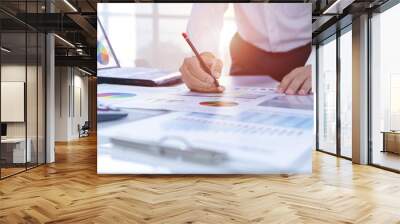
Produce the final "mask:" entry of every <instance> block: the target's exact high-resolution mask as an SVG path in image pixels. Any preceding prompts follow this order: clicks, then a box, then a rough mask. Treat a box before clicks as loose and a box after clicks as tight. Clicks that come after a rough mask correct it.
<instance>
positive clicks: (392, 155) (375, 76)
mask: <svg viewBox="0 0 400 224" xmlns="http://www.w3.org/2000/svg"><path fill="white" fill-rule="evenodd" d="M398 21H400V4H398V5H396V6H394V7H393V8H391V9H389V10H387V11H385V12H383V13H381V14H377V15H375V16H374V17H373V18H372V38H371V39H372V52H374V53H373V54H372V80H371V85H372V100H371V101H372V102H371V104H372V113H371V116H372V117H371V120H372V130H371V131H372V163H373V164H377V165H380V166H384V167H388V168H392V169H396V170H400V105H399V104H400V103H399V102H400V101H399V96H400V63H399V59H398V58H399V57H398V53H399V52H400V45H399V42H398V40H400V33H399V32H398V30H397V29H394V27H398Z"/></svg>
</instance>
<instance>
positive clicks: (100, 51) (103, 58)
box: [97, 42, 110, 65]
mask: <svg viewBox="0 0 400 224" xmlns="http://www.w3.org/2000/svg"><path fill="white" fill-rule="evenodd" d="M109 61H110V56H109V55H108V51H107V48H106V47H105V46H104V45H103V44H102V43H101V42H97V62H98V63H100V64H102V65H107V64H108V62H109Z"/></svg>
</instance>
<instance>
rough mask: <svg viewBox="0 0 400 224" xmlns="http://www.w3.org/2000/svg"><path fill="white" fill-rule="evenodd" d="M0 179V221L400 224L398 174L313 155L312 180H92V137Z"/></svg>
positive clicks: (59, 147)
mask: <svg viewBox="0 0 400 224" xmlns="http://www.w3.org/2000/svg"><path fill="white" fill-rule="evenodd" d="M56 158H57V162H56V163H55V164H51V165H46V166H41V167H39V168H36V169H33V170H30V171H28V172H26V173H22V174H19V175H17V176H14V177H11V178H8V179H5V180H3V181H0V223H12V224H13V223H46V222H47V223H173V224H174V223H374V224H375V223H400V175H398V174H395V173H391V172H387V171H384V170H380V169H377V168H373V167H368V166H358V165H352V164H351V163H350V162H349V161H347V160H343V159H337V158H335V157H333V156H330V155H326V154H323V153H319V152H315V153H314V164H313V167H314V168H313V169H314V172H313V174H312V175H293V176H283V175H282V176H280V175H272V176H271V175H227V176H137V175H136V176H99V175H97V174H96V139H95V138H94V137H90V138H85V139H84V140H81V141H77V142H71V143H69V144H58V145H57V154H56Z"/></svg>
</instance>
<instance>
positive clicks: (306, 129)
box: [110, 110, 313, 173]
mask: <svg viewBox="0 0 400 224" xmlns="http://www.w3.org/2000/svg"><path fill="white" fill-rule="evenodd" d="M312 129H313V116H312V114H309V113H292V112H290V111H280V112H266V111H257V110H248V111H244V112H241V113H238V114H236V115H221V114H206V113H185V112H172V113H169V114H165V115H161V116H158V117H154V118H151V119H146V120H141V121H138V122H133V123H127V124H124V125H121V126H118V127H117V128H116V129H115V130H114V131H113V132H110V137H111V139H112V141H113V143H114V144H115V147H122V148H124V149H125V150H127V151H126V153H124V155H126V154H129V152H134V153H136V154H137V155H136V156H135V158H140V155H148V154H151V155H152V156H155V157H154V158H158V160H159V159H160V157H162V158H164V159H165V160H175V161H181V160H183V161H186V162H191V163H197V164H207V166H208V167H210V166H211V167H212V166H214V167H215V168H216V169H218V173H282V172H283V173H305V172H311V148H312V142H313V141H312V137H311V136H312ZM129 130H140V132H134V133H132V132H130V131H129ZM145 145H148V146H149V147H143V146H145ZM121 159H123V158H121ZM153 160H154V159H153ZM146 164H151V161H147V162H146ZM153 165H154V166H159V164H153ZM221 167H222V168H223V169H222V168H221ZM171 172H173V173H196V171H193V170H188V169H182V168H176V169H175V170H172V171H171ZM199 172H200V173H201V171H199ZM138 173H141V172H140V171H138Z"/></svg>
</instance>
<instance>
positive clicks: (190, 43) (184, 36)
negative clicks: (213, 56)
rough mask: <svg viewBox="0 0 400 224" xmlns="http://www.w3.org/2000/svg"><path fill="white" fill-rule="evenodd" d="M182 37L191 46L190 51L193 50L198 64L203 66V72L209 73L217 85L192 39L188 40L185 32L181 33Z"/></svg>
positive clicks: (216, 84) (217, 84) (217, 85)
mask: <svg viewBox="0 0 400 224" xmlns="http://www.w3.org/2000/svg"><path fill="white" fill-rule="evenodd" d="M182 36H183V38H185V40H186V42H187V43H188V44H189V46H190V48H192V51H193V52H194V54H195V55H196V58H197V60H199V63H200V66H201V67H202V68H203V70H204V71H205V72H207V73H208V74H210V76H211V77H212V78H213V79H214V84H215V86H216V87H219V83H218V81H217V79H216V78H215V77H214V76H213V75H212V74H211V71H210V69H209V68H208V67H207V65H206V63H205V62H204V61H203V59H202V58H201V56H200V54H199V52H198V51H197V50H196V48H195V47H194V45H193V43H192V41H190V39H189V36H188V34H187V33H182Z"/></svg>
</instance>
